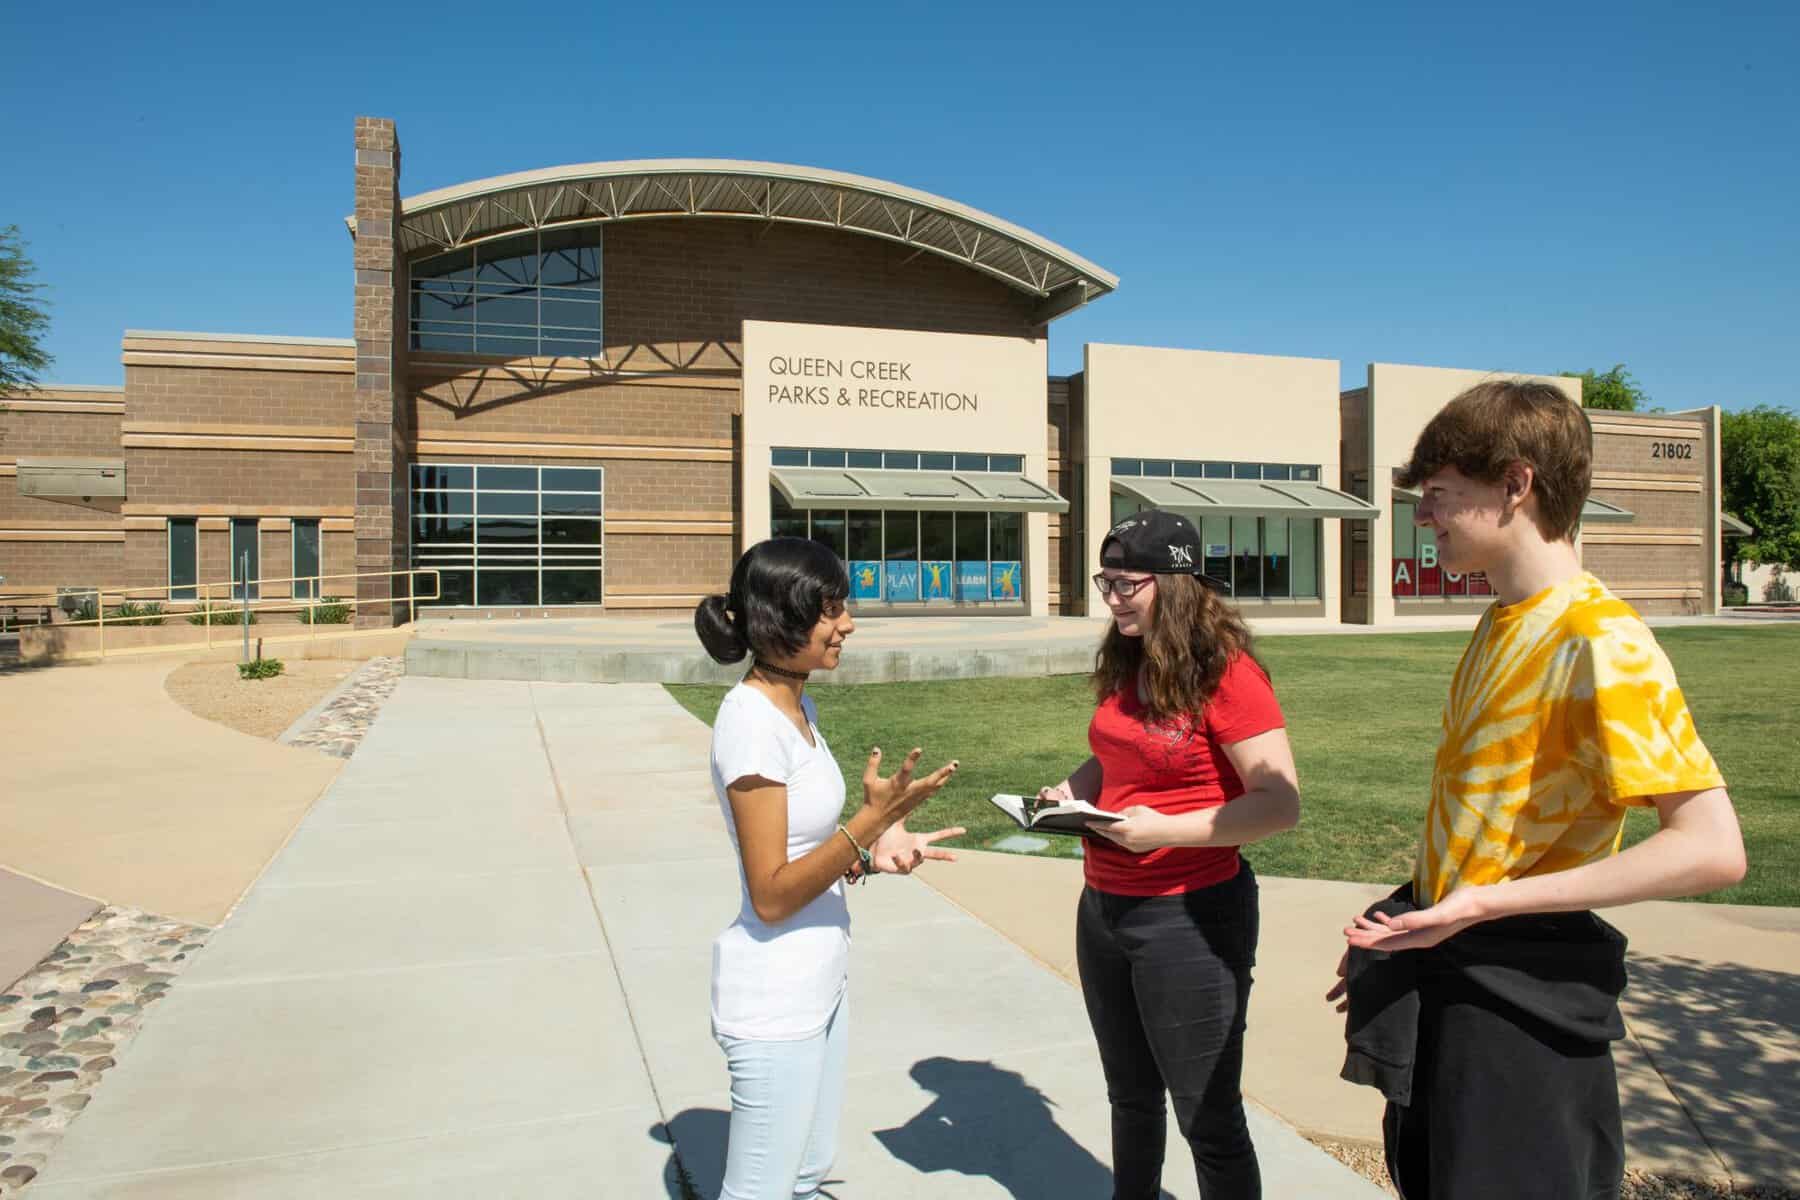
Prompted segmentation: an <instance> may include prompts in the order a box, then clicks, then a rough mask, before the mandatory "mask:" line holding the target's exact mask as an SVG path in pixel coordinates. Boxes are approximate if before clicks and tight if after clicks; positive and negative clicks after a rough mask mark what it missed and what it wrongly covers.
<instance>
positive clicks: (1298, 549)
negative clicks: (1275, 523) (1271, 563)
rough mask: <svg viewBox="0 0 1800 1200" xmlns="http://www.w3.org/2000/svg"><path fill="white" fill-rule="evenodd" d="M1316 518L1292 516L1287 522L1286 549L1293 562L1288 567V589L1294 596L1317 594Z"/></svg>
mask: <svg viewBox="0 0 1800 1200" xmlns="http://www.w3.org/2000/svg"><path fill="white" fill-rule="evenodd" d="M1320 526H1321V522H1320V521H1319V520H1318V519H1317V518H1310V517H1309V518H1301V517H1294V518H1291V519H1290V520H1289V522H1288V549H1289V553H1291V554H1292V555H1293V563H1292V565H1290V566H1289V568H1288V579H1289V581H1290V591H1291V593H1292V594H1293V595H1294V596H1295V597H1296V598H1298V597H1302V596H1304V597H1306V598H1308V599H1317V598H1318V595H1319V530H1320Z"/></svg>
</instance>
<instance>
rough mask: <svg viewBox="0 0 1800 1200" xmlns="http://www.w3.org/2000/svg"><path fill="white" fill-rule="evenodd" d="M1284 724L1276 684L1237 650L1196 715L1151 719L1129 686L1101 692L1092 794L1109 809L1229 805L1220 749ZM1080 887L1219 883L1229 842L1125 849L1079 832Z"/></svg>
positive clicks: (1149, 890)
mask: <svg viewBox="0 0 1800 1200" xmlns="http://www.w3.org/2000/svg"><path fill="white" fill-rule="evenodd" d="M1285 723H1286V722H1285V721H1284V720H1283V719H1282V716H1281V705H1280V704H1279V703H1277V702H1276V700H1275V689H1274V687H1272V686H1271V685H1270V683H1269V677H1268V675H1266V674H1265V673H1264V672H1263V669H1262V667H1260V666H1258V665H1257V662H1256V660H1255V659H1253V658H1251V657H1250V656H1249V655H1247V654H1240V655H1238V656H1237V657H1235V658H1233V659H1232V660H1231V663H1230V664H1229V665H1228V666H1227V667H1226V668H1225V675H1224V677H1223V678H1222V679H1220V680H1219V687H1218V690H1217V691H1215V692H1214V693H1213V695H1212V698H1211V699H1210V700H1209V701H1207V704H1206V707H1205V708H1204V709H1203V710H1202V711H1201V712H1200V713H1199V714H1198V716H1196V715H1194V714H1191V713H1184V714H1182V715H1180V716H1177V717H1173V718H1171V719H1169V720H1167V721H1158V722H1153V721H1151V720H1150V719H1149V714H1148V712H1146V710H1145V707H1144V705H1143V704H1141V703H1139V701H1138V698H1137V689H1136V688H1128V689H1126V690H1125V691H1122V692H1116V693H1114V694H1113V695H1111V696H1108V697H1107V698H1106V700H1104V701H1103V702H1102V703H1101V704H1100V706H1099V707H1098V708H1096V709H1095V710H1094V719H1093V720H1092V721H1091V722H1089V724H1088V746H1089V747H1090V748H1091V749H1092V750H1093V752H1094V756H1095V757H1096V758H1098V759H1099V760H1100V771H1101V777H1102V781H1101V785H1100V798H1099V799H1098V800H1097V801H1095V803H1096V804H1098V805H1099V806H1100V807H1101V808H1104V809H1106V810H1107V811H1108V812H1119V811H1121V810H1123V809H1127V808H1131V807H1132V806H1134V805H1139V804H1142V805H1145V806H1147V807H1149V808H1154V809H1156V810H1157V811H1158V812H1165V813H1185V812H1193V811H1194V810H1195V809H1201V808H1214V807H1217V806H1218V805H1221V804H1228V803H1230V802H1231V801H1233V800H1235V799H1237V798H1238V797H1239V796H1241V795H1243V794H1244V784H1243V781H1242V780H1240V779H1239V778H1238V774H1237V771H1236V770H1234V769H1233V768H1232V765H1231V760H1230V759H1228V758H1226V757H1225V747H1226V746H1229V745H1231V744H1232V743H1233V742H1241V741H1244V740H1245V739H1247V738H1253V737H1255V736H1256V735H1257V734H1259V733H1267V732H1269V731H1270V730H1271V729H1280V728H1281V727H1282V726H1283V725H1284V724H1285ZM1085 864H1086V875H1087V882H1088V886H1089V887H1092V888H1098V889H1099V890H1100V891H1103V892H1113V893H1116V894H1118V895H1121V896H1173V895H1177V894H1179V893H1181V892H1191V891H1193V890H1195V889H1196V888H1203V887H1211V886H1212V885H1213V884H1215V883H1223V882H1225V881H1226V880H1227V879H1230V878H1232V877H1233V876H1235V875H1236V874H1237V873H1238V852H1237V847H1235V846H1163V847H1160V848H1158V849H1156V850H1149V851H1146V852H1144V853H1142V854H1133V853H1132V852H1131V851H1129V850H1126V849H1124V848H1123V847H1120V846H1116V845H1114V844H1113V843H1112V842H1109V841H1107V840H1106V839H1105V838H1103V837H1098V836H1096V837H1090V838H1088V839H1087V856H1086V859H1085Z"/></svg>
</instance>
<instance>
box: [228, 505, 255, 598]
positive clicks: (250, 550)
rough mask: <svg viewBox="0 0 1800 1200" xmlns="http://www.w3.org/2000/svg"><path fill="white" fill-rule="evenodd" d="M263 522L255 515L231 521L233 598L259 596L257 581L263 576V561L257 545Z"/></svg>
mask: <svg viewBox="0 0 1800 1200" xmlns="http://www.w3.org/2000/svg"><path fill="white" fill-rule="evenodd" d="M261 524H262V523H261V522H260V521H258V520H257V519H256V518H255V517H248V518H246V517H237V518H233V520H232V522H231V598H232V599H233V600H242V599H245V598H246V597H248V598H249V599H251V600H255V599H256V598H257V593H258V592H259V591H260V590H261V589H260V588H259V587H258V586H257V583H256V581H257V580H258V579H259V578H261V577H262V561H261V554H260V552H259V548H258V546H257V540H258V539H257V532H258V530H259V528H260V527H261Z"/></svg>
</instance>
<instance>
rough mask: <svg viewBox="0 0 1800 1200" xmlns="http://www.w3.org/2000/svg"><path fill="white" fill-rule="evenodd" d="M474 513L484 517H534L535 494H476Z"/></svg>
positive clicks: (536, 504)
mask: <svg viewBox="0 0 1800 1200" xmlns="http://www.w3.org/2000/svg"><path fill="white" fill-rule="evenodd" d="M475 511H476V512H478V513H480V514H481V515H482V516H484V517H535V516H537V515H538V498H537V493H536V492H477V493H475Z"/></svg>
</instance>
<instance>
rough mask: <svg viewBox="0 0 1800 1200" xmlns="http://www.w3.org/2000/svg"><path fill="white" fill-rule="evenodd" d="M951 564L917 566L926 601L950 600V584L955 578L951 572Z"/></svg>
mask: <svg viewBox="0 0 1800 1200" xmlns="http://www.w3.org/2000/svg"><path fill="white" fill-rule="evenodd" d="M951 566H952V564H951V563H947V562H922V563H920V564H919V575H920V579H921V580H922V582H923V583H924V585H925V588H924V591H925V598H926V599H927V600H948V599H950V584H951V581H952V580H953V579H954V578H955V576H954V575H953V574H952V572H951Z"/></svg>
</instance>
